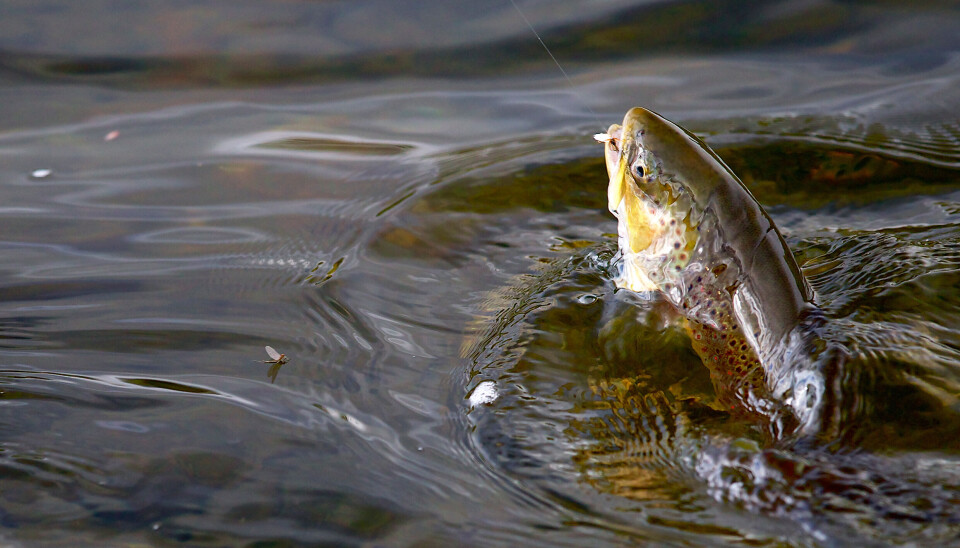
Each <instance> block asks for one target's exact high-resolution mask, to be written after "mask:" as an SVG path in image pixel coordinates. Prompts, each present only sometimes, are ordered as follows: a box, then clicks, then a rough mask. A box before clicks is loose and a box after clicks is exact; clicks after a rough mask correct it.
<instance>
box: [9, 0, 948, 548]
mask: <svg viewBox="0 0 960 548" xmlns="http://www.w3.org/2000/svg"><path fill="white" fill-rule="evenodd" d="M518 4H519V5H520V7H521V9H522V10H523V11H524V13H525V14H526V15H527V16H528V17H529V18H530V20H531V21H532V22H533V23H534V25H535V26H536V27H537V28H538V30H540V31H541V33H542V36H543V38H544V41H545V42H546V43H548V44H549V45H550V46H551V48H552V49H553V50H554V53H555V54H556V55H557V56H558V58H559V59H560V61H561V62H562V63H563V64H564V66H565V68H566V69H567V71H568V72H569V73H570V74H571V79H572V85H571V84H570V83H568V82H566V81H564V80H563V79H562V78H561V77H559V74H557V72H556V68H555V66H553V64H552V61H551V60H550V59H549V57H548V56H547V55H546V54H545V52H544V51H543V49H542V47H541V46H540V45H539V43H538V42H537V41H536V39H535V38H534V37H533V36H532V35H531V34H530V31H529V29H528V28H527V27H526V25H525V24H524V23H523V21H522V19H520V18H518V16H517V14H516V11H515V10H514V8H513V7H512V6H511V5H510V3H509V2H507V3H503V4H502V5H501V4H498V5H496V6H493V5H488V4H483V3H480V4H477V3H468V2H459V1H458V2H452V3H448V4H445V5H443V6H440V5H432V4H431V5H427V4H424V3H416V2H378V1H364V2H354V3H342V2H323V3H289V2H277V3H266V4H264V3H262V2H260V3H256V4H253V3H244V2H238V3H232V4H230V5H229V6H228V5H223V6H213V5H211V6H206V7H203V6H187V5H184V6H165V7H161V6H157V7H148V6H138V7H127V8H123V9H122V10H121V11H123V13H119V12H117V11H116V10H117V8H116V6H113V5H112V4H110V5H109V6H107V5H106V4H104V5H100V4H99V3H97V2H94V3H85V4H84V6H83V8H80V7H78V6H79V5H74V4H71V3H66V4H63V3H57V2H40V3H37V2H12V3H9V5H8V6H6V7H5V10H4V16H3V17H2V18H0V50H2V51H3V55H2V56H0V97H2V98H3V102H2V105H3V106H0V227H2V228H0V252H2V256H3V257H4V260H3V261H2V263H0V468H2V470H3V474H2V479H0V539H2V541H3V543H9V544H14V545H15V544H17V543H20V544H21V545H34V544H43V545H76V544H77V543H78V542H79V543H80V544H98V545H100V544H104V543H106V544H111V543H112V544H114V545H120V544H131V543H143V544H151V545H153V544H164V543H187V544H190V545H246V544H252V543H258V542H259V543H271V542H274V543H277V544H281V543H290V544H308V545H317V544H330V545H358V544H363V543H373V544H383V545H414V546H421V545H440V546H445V545H454V544H458V545H467V546H487V545H507V546H513V545H517V544H524V545H543V546H557V545H578V546H580V545H585V544H586V545H621V544H624V543H627V544H631V543H636V542H643V541H647V542H649V543H654V544H698V545H699V544H742V543H745V542H747V543H757V544H771V543H780V544H786V545H815V544H818V543H823V544H830V543H831V542H833V543H837V544H850V543H855V542H857V543H863V544H870V543H880V542H887V543H889V542H903V543H907V542H927V543H931V544H936V543H946V542H949V541H955V539H956V537H957V535H958V534H960V529H958V528H960V525H958V524H960V520H958V511H957V508H958V507H960V501H958V499H957V493H958V492H960V472H958V470H960V468H958V463H957V451H958V447H957V443H956V441H955V440H954V438H955V437H956V436H955V435H953V434H954V433H955V431H956V430H955V425H956V424H957V423H956V420H957V418H956V417H957V416H960V403H958V401H957V398H958V395H960V369H958V364H960V356H958V348H960V327H958V326H960V317H958V314H960V312H958V311H960V292H958V291H957V288H958V287H960V279H958V272H960V218H958V216H960V129H958V128H960V119H958V116H957V114H956V113H957V112H958V105H960V97H958V92H957V90H958V89H960V85H958V84H960V82H958V79H960V77H958V74H960V72H958V66H960V65H958V63H960V57H958V56H957V38H956V32H955V29H956V28H957V24H958V22H957V17H958V15H957V13H956V10H954V9H953V8H951V7H950V6H948V5H946V4H944V3H938V2H926V3H923V4H922V5H920V4H911V6H909V7H899V6H895V5H892V4H888V3H872V2H843V3H830V2H806V3H800V4H797V3H791V2H762V3H760V4H757V5H756V6H751V9H749V10H748V9H746V8H744V7H743V6H741V3H737V2H721V3H714V2H697V1H690V2H654V3H649V2H631V1H626V0H624V1H619V0H618V1H614V2H603V3H596V2H587V1H578V0H570V1H564V2H536V1H532V0H531V1H527V2H518ZM114 13H116V17H121V16H122V17H123V20H124V21H125V23H124V24H123V25H119V26H118V25H116V24H114V23H115V21H114V20H113V19H112V16H108V15H109V14H114ZM79 23H88V24H79ZM81 29H82V30H81ZM370 29H377V31H376V32H370ZM917 29H922V32H921V33H918V32H917ZM918 36H920V38H918ZM637 104H642V105H644V106H648V107H650V108H654V109H656V110H659V111H661V112H663V113H664V114H666V115H667V116H668V117H670V118H672V119H676V120H677V121H679V122H681V123H682V124H683V125H684V126H685V127H688V128H689V129H691V130H692V131H695V132H697V133H698V134H699V135H701V136H703V137H704V138H705V140H706V141H707V142H709V143H710V144H711V146H713V147H714V148H716V149H717V151H718V152H719V154H720V155H721V156H722V157H723V159H724V160H725V161H726V162H727V163H728V164H730V165H731V166H732V167H733V168H734V170H735V171H736V172H738V173H739V174H740V175H741V176H742V178H743V179H744V181H745V182H746V183H747V185H748V186H749V187H750V189H751V191H752V192H753V193H754V194H755V195H756V196H757V198H758V199H759V201H760V202H762V203H763V204H764V205H765V206H766V207H768V209H769V211H770V213H771V215H772V216H773V218H774V219H775V221H776V222H777V223H778V225H779V226H780V228H781V229H782V231H783V232H784V234H785V236H786V238H787V240H788V243H789V244H790V245H791V248H792V249H793V250H794V253H795V254H796V256H797V258H798V261H799V262H800V263H801V265H802V266H803V268H804V270H805V272H806V274H807V276H808V277H809V279H810V282H811V283H812V285H813V286H814V287H815V289H816V292H817V295H818V301H819V302H820V303H821V304H822V306H823V307H824V310H825V311H826V313H827V315H828V317H829V319H830V321H829V322H828V327H827V328H826V329H827V332H828V333H827V334H828V335H830V336H831V337H833V338H834V339H835V340H838V341H842V342H843V344H844V345H845V347H846V348H847V349H849V351H850V352H851V353H852V354H853V355H854V356H855V357H856V358H857V361H856V363H858V364H860V366H859V367H858V368H857V369H851V370H850V375H851V378H850V379H845V380H844V382H845V383H846V384H845V386H846V387H847V389H848V390H850V391H852V396H854V397H855V398H858V399H855V401H856V402H857V406H856V409H855V412H856V416H857V420H856V421H854V422H853V424H854V425H856V427H855V428H851V429H850V430H849V431H848V432H845V433H844V434H843V436H842V439H843V445H842V446H841V447H819V446H811V447H809V448H803V450H793V449H791V450H787V449H785V448H783V447H764V446H761V445H760V444H759V443H758V442H757V439H756V432H754V431H753V430H751V427H750V425H749V424H746V423H744V422H742V421H738V420H737V419H736V418H735V417H733V416H731V415H730V414H728V413H726V412H723V411H722V410H717V409H715V408H713V407H711V405H710V402H711V398H712V385H711V383H710V380H709V374H708V372H706V370H705V369H704V368H703V367H702V364H701V363H700V362H699V359H698V358H697V356H696V354H695V353H693V351H692V349H691V347H690V344H689V341H688V340H687V338H686V335H685V333H684V332H683V331H682V330H680V329H678V328H676V327H675V326H673V325H672V324H670V323H669V322H666V321H665V320H664V316H663V313H662V312H663V311H662V310H660V309H658V308H657V305H656V303H654V302H649V301H645V300H643V299H641V298H636V297H631V296H628V295H625V294H623V293H622V292H617V293H615V292H614V291H613V286H612V282H611V277H610V273H609V272H608V271H607V268H608V265H609V261H610V257H611V255H612V252H613V246H615V241H614V236H613V235H612V234H611V233H612V232H615V226H616V224H615V222H614V219H613V218H612V217H610V216H609V214H607V213H606V211H605V209H606V208H605V192H604V191H605V187H606V175H605V173H604V168H603V163H602V159H601V158H600V150H599V147H597V146H596V145H595V144H594V143H593V141H592V139H591V137H590V135H592V134H593V133H596V132H597V131H602V130H604V129H605V128H606V127H607V125H608V124H610V123H612V122H615V121H617V120H620V119H621V118H622V116H623V112H624V111H625V110H626V109H627V108H629V107H631V106H634V105H637ZM268 345H269V346H272V347H274V348H276V349H277V351H279V352H282V353H283V354H285V355H286V357H287V358H289V361H288V362H287V363H285V364H284V365H283V366H282V367H280V368H278V369H275V368H273V367H272V365H271V364H268V363H263V362H264V360H266V359H267V358H268V356H267V357H265V356H266V355H265V353H264V347H265V346H268ZM721 439H724V440H731V439H732V440H736V443H735V444H732V445H731V444H726V445H724V444H720V443H716V440H721ZM764 474H765V475H764ZM761 476H762V477H761ZM105 539H109V540H105Z"/></svg>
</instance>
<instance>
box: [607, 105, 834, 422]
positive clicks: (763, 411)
mask: <svg viewBox="0 0 960 548" xmlns="http://www.w3.org/2000/svg"><path fill="white" fill-rule="evenodd" d="M601 137H602V138H601ZM598 140H601V141H603V142H604V144H605V159H606V165H607V172H608V174H609V176H610V181H609V185H608V190H607V195H608V207H609V209H610V211H611V212H612V213H613V214H614V215H615V216H616V217H617V219H618V233H619V246H620V258H619V259H620V275H619V276H618V278H617V280H616V283H617V285H618V287H621V288H625V289H630V290H633V291H654V292H659V293H660V294H662V295H663V296H664V298H665V299H666V300H667V301H669V302H670V303H671V304H673V305H674V307H675V308H676V309H677V310H678V311H679V312H680V313H681V314H682V315H683V317H684V318H685V319H686V324H687V330H688V332H689V334H690V338H691V342H692V345H693V348H694V350H695V351H696V352H697V353H698V355H699V356H700V357H701V359H702V360H703V362H704V364H705V365H706V366H707V367H708V369H709V370H710V375H711V378H712V379H713V382H714V386H715V388H716V391H717V395H718V402H719V403H720V404H721V405H723V406H724V407H727V408H731V409H733V410H735V411H737V410H739V411H741V412H746V413H747V414H752V415H759V416H763V417H765V418H767V419H772V421H773V422H775V423H777V424H778V425H780V426H781V427H782V429H783V430H793V429H795V428H797V427H798V425H800V427H801V428H805V429H807V430H808V431H812V430H816V429H817V428H818V421H819V418H818V406H817V405H811V404H810V401H811V400H810V398H809V397H805V398H800V397H799V396H798V394H799V392H800V389H799V388H798V386H796V385H795V384H796V383H794V382H793V380H792V379H793V378H794V377H797V374H798V372H797V371H795V370H794V367H795V366H794V365H793V364H791V363H789V361H788V360H786V356H787V355H795V354H797V353H799V350H798V348H799V347H802V346H804V345H807V344H808V342H809V341H807V340H806V339H807V336H806V334H805V331H804V330H803V329H802V328H801V326H802V325H804V322H806V321H807V318H808V317H809V316H810V315H811V314H812V313H814V311H815V310H816V307H815V306H814V305H813V292H812V290H811V288H810V286H809V285H808V284H807V282H806V280H805V279H804V278H803V276H802V275H801V273H800V269H799V266H798V265H797V264H796V261H795V260H794V258H793V255H792V254H791V252H790V250H789V248H788V247H787V245H786V243H785V242H784V240H783V237H782V236H781V235H780V233H779V231H778V230H777V228H776V226H775V225H774V224H773V221H772V220H771V219H770V217H769V216H768V215H767V214H766V212H764V211H763V209H762V208H761V207H760V205H759V203H757V201H756V199H754V198H753V196H752V195H751V194H750V192H749V191H748V190H747V188H746V187H745V186H744V185H743V183H742V182H741V181H740V180H739V179H738V178H737V177H736V175H735V174H733V172H732V171H730V169H729V168H728V167H727V166H726V165H725V164H724V163H723V161H722V160H720V158H719V157H717V155H716V154H715V153H714V152H713V151H712V150H710V148H709V147H707V145H705V144H704V143H703V142H702V141H700V140H699V139H698V138H696V137H695V136H693V135H692V134H690V133H688V132H687V131H686V130H684V129H682V128H681V127H679V126H677V125H676V124H674V123H672V122H670V121H668V120H666V119H665V118H663V117H661V116H660V115H658V114H656V113H654V112H651V111H649V110H646V109H642V108H634V109H631V110H630V111H628V112H627V114H626V116H625V117H624V120H623V123H622V124H621V125H612V126H610V128H609V129H608V131H607V133H606V134H603V135H602V136H598ZM804 378H805V379H809V375H807V376H806V377H804ZM804 382H808V384H809V381H808V380H805V381H804ZM814 384H816V383H814ZM804 390H808V389H806V388H804ZM817 390H818V389H816V388H812V389H809V390H808V391H810V392H811V393H817ZM821 392H822V390H821ZM808 395H809V394H806V393H805V396H808Z"/></svg>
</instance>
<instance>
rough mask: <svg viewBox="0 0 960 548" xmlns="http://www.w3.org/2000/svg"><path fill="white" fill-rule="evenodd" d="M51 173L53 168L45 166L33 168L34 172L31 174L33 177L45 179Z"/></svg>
mask: <svg viewBox="0 0 960 548" xmlns="http://www.w3.org/2000/svg"><path fill="white" fill-rule="evenodd" d="M51 173H53V170H52V169H46V168H44V169H35V170H33V172H32V173H31V174H30V176H31V177H33V178H34V179H43V178H45V177H49V176H50V174H51Z"/></svg>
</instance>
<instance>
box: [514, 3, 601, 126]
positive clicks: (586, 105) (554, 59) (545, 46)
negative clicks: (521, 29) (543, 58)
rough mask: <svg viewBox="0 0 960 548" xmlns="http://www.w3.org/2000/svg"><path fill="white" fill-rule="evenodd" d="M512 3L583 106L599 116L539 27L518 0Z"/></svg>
mask: <svg viewBox="0 0 960 548" xmlns="http://www.w3.org/2000/svg"><path fill="white" fill-rule="evenodd" d="M510 3H511V4H513V9H515V10H517V13H518V14H519V15H520V18H521V19H523V22H524V23H526V24H527V28H529V29H530V31H531V32H533V35H534V36H536V37H537V41H538V42H540V45H541V46H543V49H544V50H545V51H546V52H547V55H549V56H550V58H551V59H553V64H555V65H557V68H558V69H560V74H562V75H563V78H564V79H565V80H566V81H567V85H568V86H570V89H572V90H573V92H574V93H575V94H576V95H577V97H579V98H580V102H581V103H583V106H585V107H586V108H587V110H589V111H590V114H593V115H594V116H599V115H598V114H597V113H596V112H594V110H593V109H592V108H590V105H588V104H587V102H586V101H584V100H583V96H582V95H580V93H579V92H578V91H577V88H576V86H575V85H574V84H573V80H571V79H570V76H569V75H568V74H567V71H565V70H563V67H562V66H561V65H560V61H557V58H556V57H554V56H553V52H552V51H550V48H548V47H547V44H546V43H545V42H544V41H543V38H541V37H540V33H539V32H537V29H535V28H533V23H531V22H530V20H529V19H527V16H526V15H524V14H523V11H521V10H520V6H518V5H517V2H516V0H510Z"/></svg>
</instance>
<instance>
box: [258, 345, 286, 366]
mask: <svg viewBox="0 0 960 548" xmlns="http://www.w3.org/2000/svg"><path fill="white" fill-rule="evenodd" d="M263 349H264V350H266V351H267V355H268V356H270V359H269V360H264V361H263V363H276V364H284V363H287V355H286V354H281V353H279V352H277V351H276V350H275V349H274V348H273V347H272V346H269V345H267V346H264V347H263Z"/></svg>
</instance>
